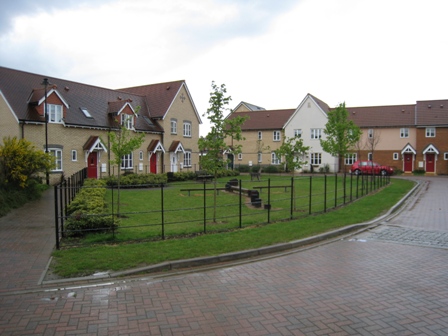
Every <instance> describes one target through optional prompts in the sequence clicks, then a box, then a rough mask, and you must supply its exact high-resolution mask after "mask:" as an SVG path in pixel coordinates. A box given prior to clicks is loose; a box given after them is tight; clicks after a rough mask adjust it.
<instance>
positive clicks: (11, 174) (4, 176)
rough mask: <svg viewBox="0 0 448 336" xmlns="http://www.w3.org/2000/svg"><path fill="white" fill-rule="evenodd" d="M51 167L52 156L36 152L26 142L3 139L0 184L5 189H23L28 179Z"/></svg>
mask: <svg viewBox="0 0 448 336" xmlns="http://www.w3.org/2000/svg"><path fill="white" fill-rule="evenodd" d="M53 167H54V158H53V157H52V155H51V154H47V153H44V152H43V151H42V150H37V149H36V148H35V147H34V146H33V145H32V144H31V142H29V141H28V140H25V139H20V140H17V138H16V137H13V138H10V137H4V138H3V145H0V184H1V185H3V186H4V187H5V188H7V187H8V188H9V187H11V188H16V187H19V188H22V189H25V188H26V187H27V186H28V183H29V181H30V179H32V178H33V177H36V176H37V174H38V173H40V172H46V171H48V170H50V169H52V168H53Z"/></svg>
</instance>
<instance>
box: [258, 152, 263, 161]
mask: <svg viewBox="0 0 448 336" xmlns="http://www.w3.org/2000/svg"><path fill="white" fill-rule="evenodd" d="M261 160H262V154H261V153H258V162H261Z"/></svg>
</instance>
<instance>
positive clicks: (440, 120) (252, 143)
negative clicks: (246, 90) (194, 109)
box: [229, 94, 448, 175]
mask: <svg viewBox="0 0 448 336" xmlns="http://www.w3.org/2000/svg"><path fill="white" fill-rule="evenodd" d="M254 106H255V107H256V108H255V110H254V108H253V107H254ZM251 107H252V108H251ZM330 110H331V109H330V108H329V107H328V105H327V104H326V103H325V102H323V101H322V100H320V99H318V98H316V97H315V96H313V95H311V94H307V95H306V96H305V98H304V99H303V100H302V102H301V103H300V105H299V106H298V107H297V108H296V109H295V110H270V111H269V110H264V109H259V108H258V107H257V106H256V105H252V104H247V103H244V102H242V103H240V104H239V105H238V106H237V108H236V109H235V111H234V112H233V114H236V113H243V114H245V115H248V116H249V118H250V119H249V120H247V121H246V123H245V125H244V126H243V127H242V129H243V134H244V137H245V138H246V140H245V141H244V142H243V143H242V146H243V153H242V154H241V160H239V161H240V163H241V164H248V162H250V161H253V162H256V161H255V160H256V155H257V154H256V153H257V152H258V153H259V152H260V149H263V148H264V147H263V146H266V147H267V146H269V150H261V152H262V153H265V152H267V154H269V151H271V152H272V150H275V149H277V148H278V147H279V146H280V145H281V141H282V140H283V139H284V137H293V136H294V135H296V134H297V135H300V136H301V137H302V139H303V141H304V145H305V146H310V152H309V153H308V154H307V158H306V160H307V161H308V166H304V169H306V170H310V168H311V165H312V166H313V168H314V170H316V169H318V168H320V167H323V166H324V165H328V166H329V168H330V171H337V170H338V162H337V159H336V158H334V157H332V156H331V155H329V154H328V153H325V152H323V150H322V148H321V146H320V141H319V140H320V139H321V138H325V134H324V132H323V129H324V128H325V124H326V121H327V113H328V112H329V111H330ZM279 111H283V112H279ZM347 111H348V112H349V118H350V119H352V120H353V121H354V122H355V124H357V125H358V126H359V127H360V128H361V130H362V136H361V140H360V141H359V142H358V144H357V145H356V146H355V148H353V151H352V152H351V153H350V154H349V155H347V157H346V158H345V160H344V167H342V170H343V171H348V170H349V169H350V167H351V165H352V163H353V162H354V161H356V160H375V161H377V162H379V163H381V164H384V165H390V166H393V167H394V168H395V169H399V170H402V171H404V172H405V173H411V172H412V171H414V170H418V169H421V170H424V171H425V172H426V173H427V174H443V175H445V174H448V100H431V101H417V102H416V104H408V105H392V106H365V107H347ZM288 114H289V116H288V117H287V118H285V116H286V115H288ZM240 115H242V114H240ZM267 116H269V117H267ZM231 117H232V114H231V115H230V116H229V118H231ZM285 119H286V121H285ZM267 131H269V132H273V133H274V132H277V134H280V136H281V137H283V138H281V137H280V140H278V141H271V140H270V138H269V137H268V138H267V139H266V138H265V137H263V139H266V140H269V141H266V142H263V146H260V145H259V143H260V140H259V139H258V138H257V136H259V134H260V133H261V134H263V133H265V132H267ZM277 139H278V138H277ZM258 155H259V154H258ZM259 162H260V163H261V164H279V163H280V160H279V159H278V158H276V160H272V157H271V160H262V161H259Z"/></svg>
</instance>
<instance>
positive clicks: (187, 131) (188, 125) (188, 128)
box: [183, 121, 191, 138]
mask: <svg viewBox="0 0 448 336" xmlns="http://www.w3.org/2000/svg"><path fill="white" fill-rule="evenodd" d="M183 133H184V137H187V138H191V122H189V121H184V126H183Z"/></svg>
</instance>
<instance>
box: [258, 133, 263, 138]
mask: <svg viewBox="0 0 448 336" xmlns="http://www.w3.org/2000/svg"><path fill="white" fill-rule="evenodd" d="M261 139H263V132H262V131H258V140H261Z"/></svg>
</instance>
